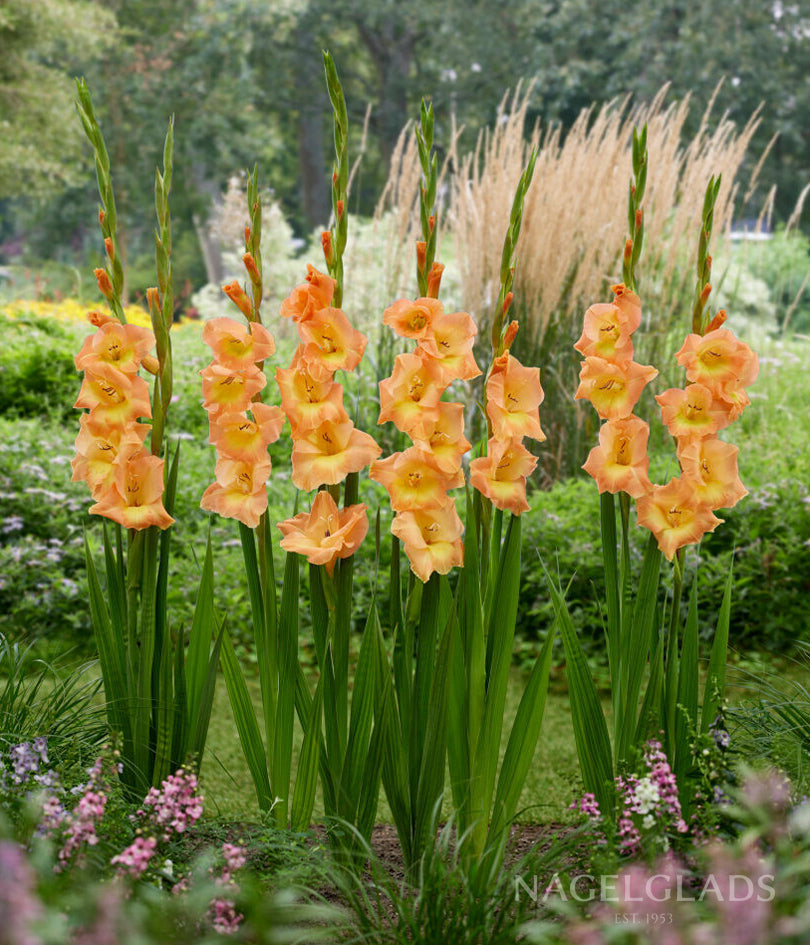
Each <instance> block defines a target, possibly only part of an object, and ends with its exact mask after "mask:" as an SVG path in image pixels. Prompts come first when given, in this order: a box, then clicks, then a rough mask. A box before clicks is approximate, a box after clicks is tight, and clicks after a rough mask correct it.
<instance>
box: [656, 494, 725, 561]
mask: <svg viewBox="0 0 810 945" xmlns="http://www.w3.org/2000/svg"><path fill="white" fill-rule="evenodd" d="M721 521H722V520H721V519H719V518H718V517H717V516H716V515H714V514H713V513H712V510H711V509H710V508H709V506H708V505H707V504H706V503H705V502H703V501H702V500H701V498H700V495H699V494H698V490H697V488H696V487H695V482H694V481H693V480H691V479H688V478H686V477H685V476H684V477H681V478H678V479H670V481H669V482H668V483H667V484H666V485H665V486H653V487H652V489H651V490H650V491H649V492H648V493H647V494H646V495H644V496H642V497H641V498H640V499H639V500H638V523H639V525H642V526H643V527H644V528H647V529H649V530H650V531H651V532H652V533H653V535H655V538H656V540H657V541H658V547H659V548H660V549H661V551H662V552H663V553H664V555H665V556H666V557H667V558H668V559H669V560H670V561H671V560H672V558H673V557H674V555H675V552H676V551H677V550H678V549H679V548H682V547H683V546H684V545H693V544H695V543H696V542H698V541H700V539H701V538H702V537H703V535H705V534H706V532H713V531H714V530H715V528H717V526H718V525H719V524H720V522H721Z"/></svg>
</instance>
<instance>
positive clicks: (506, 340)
mask: <svg viewBox="0 0 810 945" xmlns="http://www.w3.org/2000/svg"><path fill="white" fill-rule="evenodd" d="M511 296H512V293H511V292H510V293H509V295H508V296H507V298H509V301H510V302H511V300H512V299H511ZM504 311H506V308H504ZM517 333H518V323H517V322H516V321H512V322H509V326H508V328H507V329H506V332H505V333H504V336H503V350H504V351H508V350H509V349H510V348H511V347H512V342H513V341H514V340H515V337H516V336H517Z"/></svg>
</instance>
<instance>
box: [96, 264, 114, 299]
mask: <svg viewBox="0 0 810 945" xmlns="http://www.w3.org/2000/svg"><path fill="white" fill-rule="evenodd" d="M93 275H94V276H95V277H96V281H97V282H98V287H99V291H100V292H101V294H102V295H103V296H104V298H105V299H107V301H108V302H109V300H110V299H111V298H112V294H113V287H112V283H111V282H110V277H109V276H108V275H107V270H106V269H94V270H93Z"/></svg>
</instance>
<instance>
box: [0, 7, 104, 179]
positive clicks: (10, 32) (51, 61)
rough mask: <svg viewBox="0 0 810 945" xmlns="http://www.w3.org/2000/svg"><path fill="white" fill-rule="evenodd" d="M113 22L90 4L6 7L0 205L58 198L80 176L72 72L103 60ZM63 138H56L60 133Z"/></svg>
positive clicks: (2, 14) (0, 66) (1, 33)
mask: <svg viewBox="0 0 810 945" xmlns="http://www.w3.org/2000/svg"><path fill="white" fill-rule="evenodd" d="M113 25H114V19H113V17H112V15H111V14H110V12H109V11H108V10H106V9H104V8H103V7H101V6H99V5H98V4H96V3H91V2H89V0H5V2H4V3H3V8H2V10H0V46H2V49H3V56H2V61H0V112H2V114H3V148H2V150H0V198H2V197H13V196H18V195H19V194H20V193H21V192H23V191H25V192H26V193H27V194H28V195H29V196H35V195H39V196H43V195H46V194H53V193H54V192H55V191H58V190H59V189H60V188H64V187H65V186H66V185H70V184H75V183H76V182H77V180H78V179H79V178H80V175H81V173H83V171H82V170H81V153H82V152H81V140H80V134H79V129H78V128H76V127H74V126H73V125H72V124H71V123H70V122H68V121H66V116H67V115H70V114H71V113H72V110H73V105H72V103H73V84H72V81H71V79H70V74H71V72H73V71H75V70H76V69H77V68H78V67H79V62H84V63H85V64H89V63H90V62H92V61H93V60H94V59H97V58H98V57H99V55H100V54H101V52H102V50H103V49H104V48H105V46H106V45H108V44H109V41H110V39H111V31H112V28H113ZM56 128H58V129H59V133H58V134H55V133H54V129H56Z"/></svg>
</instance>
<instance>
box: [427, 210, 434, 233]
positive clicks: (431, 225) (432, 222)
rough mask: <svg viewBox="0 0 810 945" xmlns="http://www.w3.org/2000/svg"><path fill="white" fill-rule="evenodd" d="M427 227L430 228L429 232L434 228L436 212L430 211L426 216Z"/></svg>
mask: <svg viewBox="0 0 810 945" xmlns="http://www.w3.org/2000/svg"><path fill="white" fill-rule="evenodd" d="M428 229H429V230H430V232H431V233H432V232H433V231H434V230H435V229H436V214H435V213H431V215H430V216H429V217H428Z"/></svg>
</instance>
